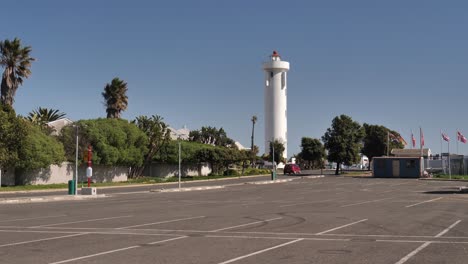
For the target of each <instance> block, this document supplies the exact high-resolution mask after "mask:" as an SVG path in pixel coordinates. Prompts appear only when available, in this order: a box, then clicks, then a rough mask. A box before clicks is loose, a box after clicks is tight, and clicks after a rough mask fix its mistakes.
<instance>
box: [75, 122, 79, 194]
mask: <svg viewBox="0 0 468 264" xmlns="http://www.w3.org/2000/svg"><path fill="white" fill-rule="evenodd" d="M75 128H76V151H75V152H76V153H75V195H78V125H75Z"/></svg>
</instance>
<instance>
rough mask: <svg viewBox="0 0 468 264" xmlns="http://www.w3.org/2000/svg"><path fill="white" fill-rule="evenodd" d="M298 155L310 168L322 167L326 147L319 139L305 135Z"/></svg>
mask: <svg viewBox="0 0 468 264" xmlns="http://www.w3.org/2000/svg"><path fill="white" fill-rule="evenodd" d="M298 156H299V157H300V159H301V160H302V161H304V162H305V163H306V166H307V167H308V168H321V167H322V163H323V158H324V157H325V148H324V147H323V144H322V142H320V140H319V139H316V138H309V137H303V138H302V139H301V152H300V153H299V155H298Z"/></svg>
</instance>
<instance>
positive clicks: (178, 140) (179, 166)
mask: <svg viewBox="0 0 468 264" xmlns="http://www.w3.org/2000/svg"><path fill="white" fill-rule="evenodd" d="M178 141H179V189H180V177H181V169H180V163H181V159H180V139H179V140H178Z"/></svg>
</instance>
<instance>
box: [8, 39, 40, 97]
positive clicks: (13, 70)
mask: <svg viewBox="0 0 468 264" xmlns="http://www.w3.org/2000/svg"><path fill="white" fill-rule="evenodd" d="M30 52H31V47H30V46H27V47H22V46H21V40H19V39H18V38H15V39H14V40H13V41H10V40H8V39H6V40H5V41H0V66H2V67H3V68H5V71H4V72H3V75H2V84H1V97H0V102H1V103H2V104H3V105H9V106H13V102H14V97H15V94H16V90H17V89H18V87H19V86H20V85H22V84H23V79H24V78H28V77H29V75H31V70H30V67H31V63H32V62H33V61H34V60H35V59H34V58H32V57H30V56H29V53H30Z"/></svg>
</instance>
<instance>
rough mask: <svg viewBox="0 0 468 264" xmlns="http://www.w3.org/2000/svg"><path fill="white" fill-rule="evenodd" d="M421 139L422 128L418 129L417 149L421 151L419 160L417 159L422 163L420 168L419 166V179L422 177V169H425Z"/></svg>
mask: <svg viewBox="0 0 468 264" xmlns="http://www.w3.org/2000/svg"><path fill="white" fill-rule="evenodd" d="M422 137H423V134H422V128H421V127H419V147H420V149H421V150H420V158H419V159H420V161H421V163H422V164H421V166H420V168H421V172H420V175H419V177H422V176H423V175H424V167H425V166H424V156H423V138H422Z"/></svg>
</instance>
